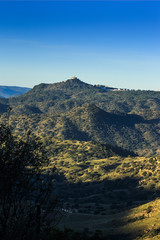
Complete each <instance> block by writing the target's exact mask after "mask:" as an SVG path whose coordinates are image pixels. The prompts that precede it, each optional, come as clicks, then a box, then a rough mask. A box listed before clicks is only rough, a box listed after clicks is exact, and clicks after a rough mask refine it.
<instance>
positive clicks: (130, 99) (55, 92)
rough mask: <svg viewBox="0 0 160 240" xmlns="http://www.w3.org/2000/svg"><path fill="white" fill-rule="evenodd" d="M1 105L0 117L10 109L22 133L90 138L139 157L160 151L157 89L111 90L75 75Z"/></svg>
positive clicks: (159, 105)
mask: <svg viewBox="0 0 160 240" xmlns="http://www.w3.org/2000/svg"><path fill="white" fill-rule="evenodd" d="M0 103H1V113H4V115H3V117H5V115H6V112H7V106H11V107H12V113H11V119H12V122H13V124H14V125H15V126H16V130H17V131H20V132H22V131H23V130H24V129H25V128H26V127H30V128H31V129H33V131H34V132H35V133H36V134H38V135H40V136H42V137H43V138H46V137H49V138H50V139H52V138H53V137H54V138H58V139H71V140H81V141H90V140H92V141H95V142H100V143H104V144H111V145H113V146H118V147H121V148H124V149H126V150H131V151H135V153H136V154H139V155H140V156H153V155H159V153H160V148H159V146H160V114H159V112H160V92H154V91H115V92H113V91H112V92H111V91H110V92H109V91H105V90H103V89H100V88H98V87H97V86H93V85H90V84H87V83H84V82H82V81H80V80H79V79H77V78H74V79H69V80H67V81H64V82H60V83H54V84H40V85H37V86H35V87H34V88H33V89H31V90H30V91H28V92H27V93H25V94H23V95H21V96H19V97H14V98H9V99H0ZM16 123H17V124H16Z"/></svg>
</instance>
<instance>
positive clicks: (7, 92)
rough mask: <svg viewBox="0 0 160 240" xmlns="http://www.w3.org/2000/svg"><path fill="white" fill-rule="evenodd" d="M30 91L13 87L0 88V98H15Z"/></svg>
mask: <svg viewBox="0 0 160 240" xmlns="http://www.w3.org/2000/svg"><path fill="white" fill-rule="evenodd" d="M29 90H31V88H26V87H14V86H0V97H2V98H10V97H17V96H20V95H21V94H24V93H26V92H28V91H29Z"/></svg>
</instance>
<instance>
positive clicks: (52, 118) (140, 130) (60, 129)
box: [0, 78, 160, 240]
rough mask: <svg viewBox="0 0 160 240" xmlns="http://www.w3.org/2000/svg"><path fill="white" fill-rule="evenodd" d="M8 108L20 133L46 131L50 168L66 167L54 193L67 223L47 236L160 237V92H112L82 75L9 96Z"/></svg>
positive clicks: (2, 103) (4, 110) (4, 103)
mask: <svg viewBox="0 0 160 240" xmlns="http://www.w3.org/2000/svg"><path fill="white" fill-rule="evenodd" d="M9 106H10V107H11V108H12V110H11V108H10V110H11V111H10V113H9V114H8V107H9ZM0 107H1V110H0V111H1V120H2V121H3V122H5V121H7V122H8V121H9V123H10V124H12V126H13V130H14V137H15V138H16V135H17V136H24V134H25V132H26V129H31V130H32V131H33V132H34V134H35V135H37V136H38V137H39V139H40V140H41V142H42V143H43V145H44V146H45V148H46V150H47V152H48V157H49V160H50V162H49V165H48V166H45V167H44V168H43V171H44V172H45V171H49V172H50V170H51V169H54V167H56V169H57V170H58V172H57V173H56V174H55V175H54V178H55V181H56V182H55V188H54V191H53V193H54V194H55V195H58V196H59V199H60V200H61V201H63V203H64V206H63V211H64V215H65V216H64V218H63V219H62V221H61V222H60V224H59V229H55V228H52V227H51V228H47V229H44V231H46V234H45V237H46V239H48V240H53V239H59V238H60V236H61V238H62V239H68V240H71V239H75V238H76V239H83V240H84V239H105V240H106V239H110V240H115V239H116V240H117V239H118V240H126V239H127V240H138V239H139V240H142V239H147V240H150V239H154V240H158V239H159V238H158V236H159V235H160V230H159V229H160V224H159V220H158V219H159V214H160V211H159V208H158V206H159V198H160V184H159V180H160V177H159V174H160V156H159V155H160V154H159V153H160V149H159V146H160V115H159V111H160V93H159V92H153V91H120V92H118V91H116V92H111V91H105V90H102V89H100V88H99V87H97V86H92V85H89V84H86V83H83V82H81V81H80V80H78V79H76V78H75V79H70V80H67V81H65V82H61V83H56V84H40V85H38V86H35V87H34V88H33V89H32V90H30V91H29V92H27V93H25V94H24V95H21V96H19V97H16V98H10V99H2V98H1V99H0ZM138 155H139V156H138ZM68 228H72V230H68ZM95 230H97V231H96V232H95ZM77 231H80V232H81V233H77ZM106 236H107V237H106Z"/></svg>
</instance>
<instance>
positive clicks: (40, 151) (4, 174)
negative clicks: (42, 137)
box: [0, 124, 59, 240]
mask: <svg viewBox="0 0 160 240" xmlns="http://www.w3.org/2000/svg"><path fill="white" fill-rule="evenodd" d="M48 163H49V161H48V158H47V154H46V151H45V149H44V147H43V146H42V143H41V142H40V141H39V140H38V139H37V138H35V137H33V136H32V134H31V133H30V131H28V132H26V134H25V135H24V136H23V137H21V138H19V137H16V136H14V135H13V133H12V130H11V127H10V126H9V125H7V124H1V125H0V238H1V239H3V240H10V239H12V240H14V239H18V240H19V239H20V240H22V239H24V240H25V239H30V240H31V239H37V240H38V239H41V238H42V237H43V236H42V233H41V226H42V225H43V224H44V223H45V222H46V221H47V220H48V222H50V223H51V224H53V222H54V220H55V219H54V218H56V216H57V214H58V213H59V210H58V206H57V200H56V199H55V198H54V197H53V195H52V190H53V173H54V171H55V169H52V171H51V170H49V171H47V170H46V169H47V166H48Z"/></svg>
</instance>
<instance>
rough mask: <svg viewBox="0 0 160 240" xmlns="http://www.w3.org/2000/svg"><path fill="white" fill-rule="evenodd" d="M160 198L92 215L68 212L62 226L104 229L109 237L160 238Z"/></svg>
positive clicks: (155, 239)
mask: <svg viewBox="0 0 160 240" xmlns="http://www.w3.org/2000/svg"><path fill="white" fill-rule="evenodd" d="M159 206H160V200H159V199H157V200H155V201H152V202H149V203H147V204H143V205H141V206H139V207H135V208H132V209H130V210H125V211H121V212H117V213H114V214H113V213H109V214H106V215H92V214H83V213H72V214H71V213H69V214H67V215H66V216H65V217H64V218H63V220H62V222H61V224H60V227H61V228H63V227H64V226H65V227H69V228H72V229H74V230H78V231H84V230H85V231H88V232H94V231H95V230H100V231H102V234H103V235H106V236H108V238H107V239H118V240H121V239H123V240H124V239H126V240H129V239H132V240H133V239H134V240H151V239H152V240H159V239H160V221H159V219H160V207H159Z"/></svg>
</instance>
